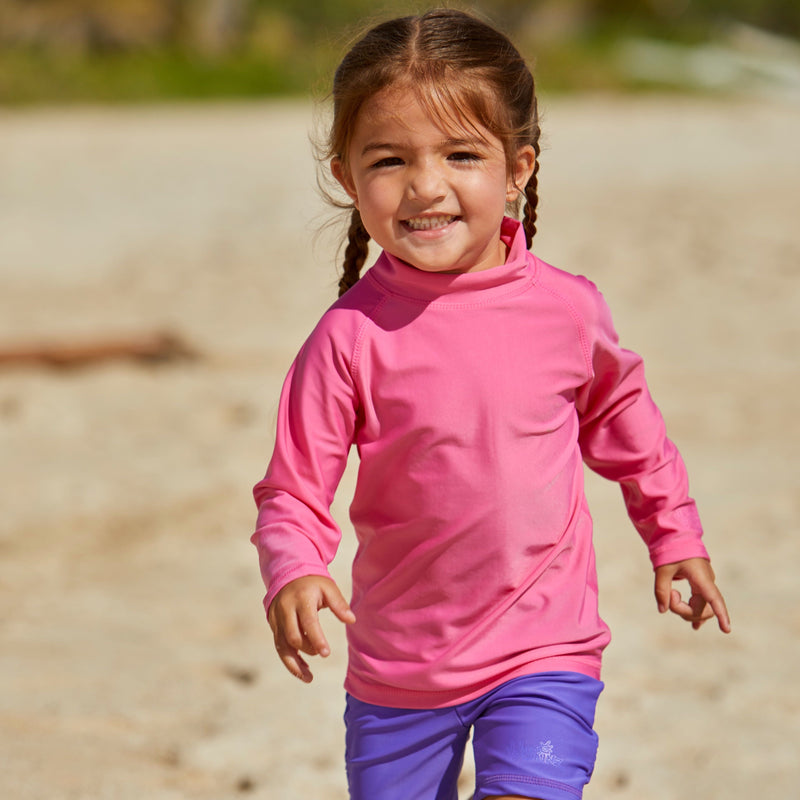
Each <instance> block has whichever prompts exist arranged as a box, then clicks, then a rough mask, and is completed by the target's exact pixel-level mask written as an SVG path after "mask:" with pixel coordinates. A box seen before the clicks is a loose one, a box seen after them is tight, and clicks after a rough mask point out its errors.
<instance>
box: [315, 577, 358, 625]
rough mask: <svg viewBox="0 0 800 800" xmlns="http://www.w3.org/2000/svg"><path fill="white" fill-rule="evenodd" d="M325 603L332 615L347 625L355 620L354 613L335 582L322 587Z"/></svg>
mask: <svg viewBox="0 0 800 800" xmlns="http://www.w3.org/2000/svg"><path fill="white" fill-rule="evenodd" d="M323 597H324V600H325V605H326V606H327V607H328V608H329V609H330V610H331V611H332V612H333V614H334V616H335V617H336V618H337V619H339V620H340V621H342V622H344V623H345V624H347V625H351V624H352V623H354V622H355V621H356V615H355V614H354V613H353V609H351V608H350V604H349V603H348V602H347V600H345V599H344V595H343V594H342V592H341V591H340V589H339V587H338V586H337V585H336V584H335V583H331V584H330V585H328V586H326V587H325V588H324V589H323Z"/></svg>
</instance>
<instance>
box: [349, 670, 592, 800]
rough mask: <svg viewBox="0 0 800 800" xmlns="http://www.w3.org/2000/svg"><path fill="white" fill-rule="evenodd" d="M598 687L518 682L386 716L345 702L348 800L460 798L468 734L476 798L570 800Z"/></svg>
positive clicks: (587, 768)
mask: <svg viewBox="0 0 800 800" xmlns="http://www.w3.org/2000/svg"><path fill="white" fill-rule="evenodd" d="M602 689H603V684H602V682H601V681H598V680H595V679H594V678H590V677H588V676H586V675H581V674H579V673H577V672H543V673H538V674H535V675H530V676H526V677H523V678H516V679H514V680H511V681H508V683H505V684H503V685H501V686H499V687H497V688H496V689H493V690H492V691H490V692H488V693H487V694H485V695H483V696H482V697H479V698H477V699H476V700H471V701H469V702H467V703H462V704H461V705H457V706H451V707H448V708H439V709H433V710H428V709H425V710H418V709H402V708H386V707H384V706H375V705H370V704H369V703H363V702H361V701H360V700H356V699H355V698H354V697H351V696H350V695H348V697H347V710H346V711H345V717H344V718H345V723H346V725H347V738H346V743H347V749H346V761H347V780H348V785H349V788H350V798H351V800H457V797H458V794H457V788H456V784H457V781H458V776H459V773H460V772H461V767H462V764H463V760H464V750H465V748H466V745H467V741H468V739H469V735H470V731H472V735H473V749H474V753H475V767H476V779H475V782H476V787H475V800H480V799H481V798H484V797H492V796H498V795H504V794H511V795H520V796H522V797H531V798H538V800H577V798H580V797H581V796H582V794H583V787H584V786H585V785H586V784H587V783H588V782H589V778H591V775H592V771H593V769H594V762H595V758H596V756H597V735H596V734H595V732H594V730H593V728H592V726H593V724H594V713H595V707H596V705H597V698H598V697H599V695H600V692H601V691H602Z"/></svg>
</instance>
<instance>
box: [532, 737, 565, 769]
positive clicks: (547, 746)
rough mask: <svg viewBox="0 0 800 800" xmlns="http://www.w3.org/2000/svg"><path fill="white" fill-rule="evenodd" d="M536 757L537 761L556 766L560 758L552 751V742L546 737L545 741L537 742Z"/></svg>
mask: <svg viewBox="0 0 800 800" xmlns="http://www.w3.org/2000/svg"><path fill="white" fill-rule="evenodd" d="M536 757H537V758H538V759H539V761H543V762H544V763H545V764H551V765H552V766H554V767H556V766H558V765H559V764H560V763H561V759H560V758H559V757H558V756H557V755H556V754H555V753H554V752H553V743H552V742H551V741H550V739H548V740H547V741H546V742H539V749H538V750H537V751H536Z"/></svg>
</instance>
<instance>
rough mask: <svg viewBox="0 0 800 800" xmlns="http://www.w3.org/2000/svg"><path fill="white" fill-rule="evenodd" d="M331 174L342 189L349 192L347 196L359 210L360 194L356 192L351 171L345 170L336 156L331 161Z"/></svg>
mask: <svg viewBox="0 0 800 800" xmlns="http://www.w3.org/2000/svg"><path fill="white" fill-rule="evenodd" d="M331 173H332V174H333V177H334V178H336V180H337V181H339V183H340V184H341V187H342V189H344V190H345V192H347V196H348V197H349V198H350V199H351V200H352V201H353V205H354V206H355V207H356V208H358V192H356V186H355V184H354V183H353V179H352V177H351V176H350V172H349V170H347V169H346V168H345V166H344V164H343V163H342V159H341V158H339V156H334V157H333V158H332V159H331Z"/></svg>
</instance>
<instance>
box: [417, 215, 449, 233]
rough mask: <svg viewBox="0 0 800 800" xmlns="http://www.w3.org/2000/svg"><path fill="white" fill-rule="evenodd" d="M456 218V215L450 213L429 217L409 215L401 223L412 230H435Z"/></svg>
mask: <svg viewBox="0 0 800 800" xmlns="http://www.w3.org/2000/svg"><path fill="white" fill-rule="evenodd" d="M457 219H458V217H456V216H453V215H452V214H437V215H435V216H431V217H411V218H410V219H406V220H403V225H405V227H406V228H409V229H411V230H412V231H435V230H438V229H439V228H446V227H447V226H448V225H449V224H450V223H451V222H455V221H456V220H457Z"/></svg>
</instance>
